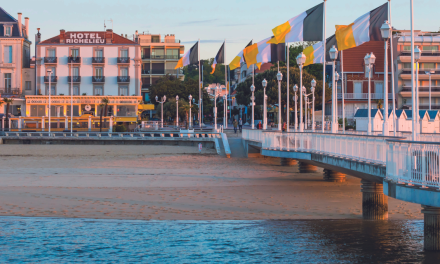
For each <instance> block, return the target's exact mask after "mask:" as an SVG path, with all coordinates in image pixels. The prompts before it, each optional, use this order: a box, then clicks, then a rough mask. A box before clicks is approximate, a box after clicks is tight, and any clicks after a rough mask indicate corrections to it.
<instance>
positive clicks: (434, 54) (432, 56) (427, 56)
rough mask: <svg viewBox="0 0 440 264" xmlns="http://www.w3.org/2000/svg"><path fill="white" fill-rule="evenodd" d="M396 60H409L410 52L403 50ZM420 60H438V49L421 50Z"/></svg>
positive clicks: (439, 59) (439, 56) (439, 55)
mask: <svg viewBox="0 0 440 264" xmlns="http://www.w3.org/2000/svg"><path fill="white" fill-rule="evenodd" d="M398 60H400V61H401V62H407V63H410V62H411V52H410V51H403V52H402V53H400V56H399V57H398ZM420 62H422V63H423V62H437V63H439V62H440V52H439V51H427V50H425V51H422V53H421V57H420Z"/></svg>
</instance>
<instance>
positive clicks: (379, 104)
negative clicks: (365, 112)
mask: <svg viewBox="0 0 440 264" xmlns="http://www.w3.org/2000/svg"><path fill="white" fill-rule="evenodd" d="M376 104H377V109H382V107H383V100H382V99H378V100H376Z"/></svg>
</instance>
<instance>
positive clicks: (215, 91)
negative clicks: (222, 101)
mask: <svg viewBox="0 0 440 264" xmlns="http://www.w3.org/2000/svg"><path fill="white" fill-rule="evenodd" d="M212 90H213V91H214V129H215V131H216V132H217V94H218V90H219V88H218V87H213V88H212Z"/></svg>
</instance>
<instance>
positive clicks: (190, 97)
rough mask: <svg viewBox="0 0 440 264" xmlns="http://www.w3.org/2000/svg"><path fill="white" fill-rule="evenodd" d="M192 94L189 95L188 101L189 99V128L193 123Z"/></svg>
mask: <svg viewBox="0 0 440 264" xmlns="http://www.w3.org/2000/svg"><path fill="white" fill-rule="evenodd" d="M192 98H193V97H192V96H191V95H189V96H188V101H189V126H188V129H191V123H192V119H191V103H192Z"/></svg>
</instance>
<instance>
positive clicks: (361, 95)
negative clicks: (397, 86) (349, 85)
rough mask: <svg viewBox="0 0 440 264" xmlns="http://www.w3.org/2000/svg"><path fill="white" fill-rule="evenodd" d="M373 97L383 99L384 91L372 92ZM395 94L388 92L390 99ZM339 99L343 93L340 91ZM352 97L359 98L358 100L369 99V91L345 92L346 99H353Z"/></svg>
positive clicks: (373, 98)
mask: <svg viewBox="0 0 440 264" xmlns="http://www.w3.org/2000/svg"><path fill="white" fill-rule="evenodd" d="M370 95H371V99H372V100H376V99H383V93H371V94H370ZM392 96H393V94H392V93H388V100H392V98H393V97H392ZM338 99H342V94H340V93H338ZM351 99H357V100H368V93H345V94H344V100H351Z"/></svg>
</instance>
